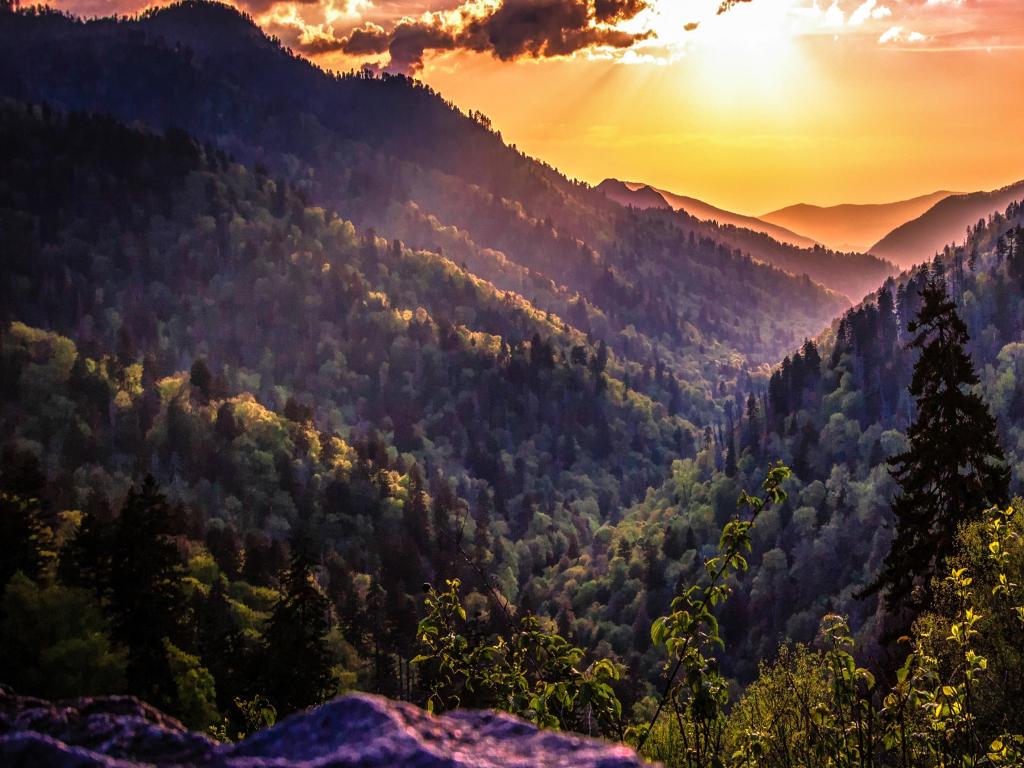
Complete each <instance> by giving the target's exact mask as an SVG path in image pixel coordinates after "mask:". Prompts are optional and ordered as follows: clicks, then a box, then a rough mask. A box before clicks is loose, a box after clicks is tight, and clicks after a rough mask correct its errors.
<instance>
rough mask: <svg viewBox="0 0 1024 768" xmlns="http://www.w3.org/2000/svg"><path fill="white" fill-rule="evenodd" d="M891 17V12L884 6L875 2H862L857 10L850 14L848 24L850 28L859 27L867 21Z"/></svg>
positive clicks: (867, 0)
mask: <svg viewBox="0 0 1024 768" xmlns="http://www.w3.org/2000/svg"><path fill="white" fill-rule="evenodd" d="M888 16H892V10H891V9H890V8H888V7H887V6H884V5H878V2H877V0H864V2H863V3H861V4H860V5H859V6H857V9H856V10H855V11H854V12H853V13H852V14H850V21H849V22H848V23H849V24H850V26H852V27H859V26H860V25H861V24H863V23H864V22H865V21H867V20H868V19H884V18H886V17H888Z"/></svg>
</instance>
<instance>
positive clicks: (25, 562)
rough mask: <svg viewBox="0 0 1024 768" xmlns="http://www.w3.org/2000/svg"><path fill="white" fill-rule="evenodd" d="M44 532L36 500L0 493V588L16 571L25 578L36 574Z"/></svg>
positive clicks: (41, 558)
mask: <svg viewBox="0 0 1024 768" xmlns="http://www.w3.org/2000/svg"><path fill="white" fill-rule="evenodd" d="M46 532H47V531H46V528H45V527H44V526H43V525H42V523H41V522H40V521H39V502H38V501H37V500H36V499H27V498H24V497H22V496H17V495H14V494H10V493H3V492H0V542H2V543H3V545H2V546H0V590H3V588H4V586H5V585H6V584H7V582H8V581H10V580H11V577H12V576H14V574H15V573H17V572H18V571H21V572H22V573H24V574H25V575H26V576H28V577H29V578H35V577H36V576H37V575H38V574H39V572H40V571H41V570H42V568H43V563H44V555H43V541H44V538H45V535H46Z"/></svg>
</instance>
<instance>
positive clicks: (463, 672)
mask: <svg viewBox="0 0 1024 768" xmlns="http://www.w3.org/2000/svg"><path fill="white" fill-rule="evenodd" d="M460 586H461V584H460V582H459V580H458V579H451V580H449V581H448V582H447V583H446V584H445V588H444V589H443V590H440V591H438V590H437V589H435V588H434V587H432V586H430V587H429V588H428V590H427V594H426V597H425V598H424V608H425V612H426V615H425V616H424V618H423V619H422V620H421V621H420V623H419V627H418V629H417V637H418V639H419V643H420V649H421V653H420V654H419V655H418V656H416V657H415V658H414V659H413V663H414V664H417V665H419V666H420V668H421V674H422V675H423V678H424V680H425V683H426V686H427V688H428V690H429V692H430V694H429V697H428V699H427V709H428V710H429V711H432V712H442V711H445V710H448V709H453V708H456V707H468V708H479V707H493V708H496V709H502V710H505V711H506V712H511V713H512V714H515V715H519V716H520V717H525V718H527V719H529V720H532V721H533V722H536V723H537V724H538V725H541V726H543V727H548V728H562V729H569V730H576V731H580V732H584V733H602V734H605V735H609V736H617V735H619V734H621V731H622V705H621V704H620V702H619V700H618V697H617V696H616V694H615V691H614V689H613V687H612V684H613V683H614V682H615V681H617V680H618V679H619V670H618V668H617V667H616V665H615V664H614V663H613V662H612V661H610V660H608V659H597V660H594V661H592V662H591V663H590V664H588V665H587V666H586V667H585V668H584V669H580V666H581V662H583V660H584V652H583V650H582V649H580V648H577V647H574V646H573V645H572V644H571V643H569V642H568V641H567V640H565V638H563V637H561V636H559V635H557V634H555V633H553V632H550V631H548V630H546V629H545V628H544V627H543V626H542V622H541V621H540V620H539V619H538V618H537V617H535V616H525V617H512V616H511V615H510V614H506V619H507V621H508V626H507V627H506V629H505V631H504V632H503V633H500V634H498V635H497V636H495V637H492V638H487V637H483V636H480V635H479V634H477V632H476V631H475V630H476V629H478V628H474V627H473V626H471V625H470V623H469V622H468V621H467V617H466V610H465V608H463V606H462V599H461V596H460V594H459V588H460Z"/></svg>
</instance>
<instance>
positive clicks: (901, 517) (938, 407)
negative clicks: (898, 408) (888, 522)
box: [865, 280, 1009, 606]
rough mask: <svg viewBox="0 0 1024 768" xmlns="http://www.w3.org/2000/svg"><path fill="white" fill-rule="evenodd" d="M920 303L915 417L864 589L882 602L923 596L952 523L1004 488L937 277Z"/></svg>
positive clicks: (1005, 479) (1005, 474) (946, 549)
mask: <svg viewBox="0 0 1024 768" xmlns="http://www.w3.org/2000/svg"><path fill="white" fill-rule="evenodd" d="M921 297H922V299H923V306H922V307H921V310H920V312H919V313H918V316H917V319H916V320H915V321H914V322H912V323H910V325H909V328H908V329H909V331H910V332H911V333H914V334H916V336H915V337H914V339H913V340H912V341H911V342H910V344H909V347H910V348H912V349H917V350H919V351H920V356H919V358H918V360H917V363H916V364H915V366H914V375H913V379H912V380H911V384H910V393H911V395H913V396H914V398H915V399H916V400H917V411H918V413H917V419H916V421H915V422H914V423H913V424H912V425H911V427H910V429H909V430H908V432H907V437H908V438H909V441H910V446H909V448H908V449H907V450H906V451H905V452H904V453H901V454H899V455H897V456H894V457H893V458H892V459H891V460H890V471H891V472H892V475H893V477H894V478H895V479H896V480H897V482H899V484H900V487H901V491H900V493H899V495H898V496H897V498H896V499H895V500H894V502H893V513H894V515H895V518H896V537H895V539H894V541H893V543H892V548H891V550H890V552H889V555H888V557H887V558H886V560H885V564H884V565H883V567H882V572H881V574H880V575H879V576H878V578H877V579H876V580H875V582H874V583H873V584H872V585H871V586H870V587H869V588H868V589H867V590H866V591H865V594H873V593H875V592H878V591H880V590H881V591H884V593H885V595H886V602H887V603H888V604H889V605H890V606H898V605H903V604H905V602H906V600H907V598H908V597H909V596H910V594H911V591H912V590H913V589H914V587H915V586H921V587H923V589H924V595H925V597H927V595H928V594H929V587H930V585H929V583H928V582H929V579H930V577H931V576H932V575H935V574H936V573H937V571H938V569H939V567H940V564H941V562H942V561H943V560H944V559H945V558H946V557H947V556H948V555H949V554H950V553H951V552H952V551H953V546H954V541H955V538H956V533H957V529H958V528H959V526H960V525H961V524H963V523H964V522H966V521H968V520H970V519H973V518H976V517H978V516H979V515H980V514H981V512H982V511H983V510H984V509H985V508H986V507H989V506H991V505H994V504H1001V503H1004V502H1005V501H1006V499H1007V496H1008V494H1009V469H1008V468H1007V467H1006V464H1005V461H1004V458H1003V452H1002V449H1001V448H1000V446H999V439H998V435H997V432H996V422H995V419H994V418H993V417H992V414H991V413H990V412H989V410H988V407H987V406H986V405H985V402H984V401H983V400H982V399H981V397H980V395H978V394H977V393H976V392H974V391H972V390H971V387H973V386H974V385H976V384H977V383H978V377H977V375H976V374H975V372H974V366H973V364H972V363H971V359H970V357H969V356H968V355H967V353H966V352H965V351H964V345H965V344H966V343H967V341H968V335H967V326H966V325H965V324H964V322H963V320H961V319H960V316H959V315H958V314H957V312H956V305H955V304H954V303H953V302H952V301H951V300H950V299H949V297H948V295H947V293H946V287H945V284H944V283H943V282H942V281H941V280H932V281H929V282H928V283H927V284H926V285H925V287H924V288H923V289H922V291H921Z"/></svg>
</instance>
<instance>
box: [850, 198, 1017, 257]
mask: <svg viewBox="0 0 1024 768" xmlns="http://www.w3.org/2000/svg"><path fill="white" fill-rule="evenodd" d="M1022 199H1024V181H1018V182H1017V183H1016V184H1011V185H1009V186H1006V187H1003V188H1002V189H997V190H994V191H992V192H972V193H970V194H965V195H951V196H947V197H946V198H944V199H943V200H940V201H939V202H938V203H936V204H935V205H933V206H932V207H930V208H929V209H928V210H927V211H925V212H924V213H922V214H921V215H919V216H918V217H917V218H914V219H912V220H910V221H907V222H905V223H904V224H902V225H900V226H898V227H896V228H895V229H894V230H893V231H892V232H890V233H889V234H887V235H886V236H885V237H883V238H882V239H881V240H879V241H878V242H877V243H875V244H874V245H873V246H871V248H870V249H869V250H870V251H871V253H873V254H875V255H876V256H880V257H882V258H885V259H889V260H890V261H894V262H895V263H897V264H899V265H900V266H901V267H909V266H911V265H913V264H917V263H920V262H922V261H927V260H929V259H930V258H931V257H932V256H934V255H935V254H936V253H938V252H939V251H941V250H942V249H943V248H944V247H945V246H947V245H949V244H951V243H955V242H960V241H962V240H963V239H964V232H966V230H967V228H968V227H972V226H975V225H976V224H978V222H979V220H981V219H984V218H985V217H986V216H988V215H990V214H991V213H992V212H993V211H995V210H1002V209H1003V208H1006V206H1008V205H1009V204H1010V203H1012V202H1016V201H1019V200H1022Z"/></svg>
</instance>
